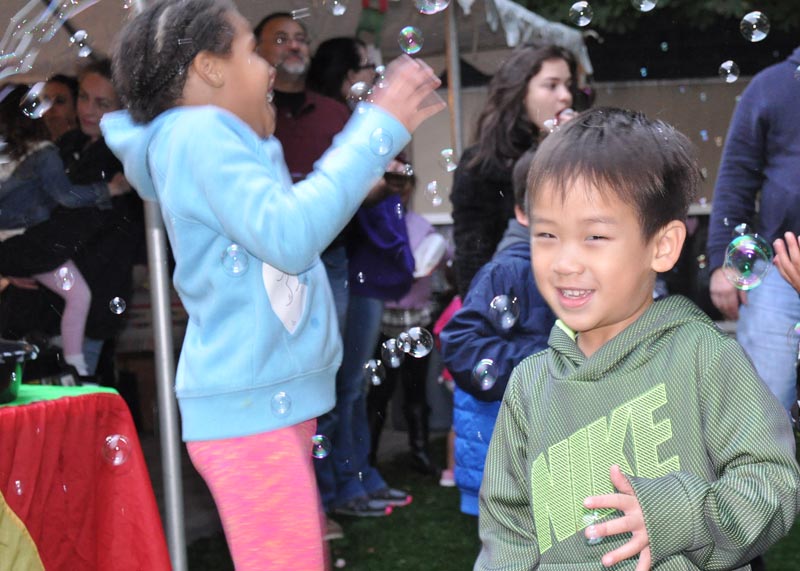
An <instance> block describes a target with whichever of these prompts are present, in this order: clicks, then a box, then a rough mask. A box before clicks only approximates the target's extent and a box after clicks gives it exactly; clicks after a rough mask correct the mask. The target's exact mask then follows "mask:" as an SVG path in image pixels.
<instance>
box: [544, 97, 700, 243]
mask: <svg viewBox="0 0 800 571" xmlns="http://www.w3.org/2000/svg"><path fill="white" fill-rule="evenodd" d="M578 179H583V180H584V181H586V183H587V184H588V185H590V186H592V187H593V188H594V189H596V190H597V191H598V192H600V193H605V194H606V195H608V194H613V195H615V196H616V197H617V198H618V199H619V200H621V201H622V202H623V203H625V204H630V205H631V206H633V208H634V210H636V212H637V214H638V217H639V221H640V223H641V227H642V234H643V235H644V238H645V240H649V239H650V238H652V237H653V236H655V234H656V232H658V230H660V229H661V228H663V227H664V226H665V225H666V224H667V223H668V222H670V221H671V220H684V219H685V218H686V216H687V215H688V212H689V204H690V203H691V201H692V198H694V195H695V191H696V188H697V181H698V180H699V171H698V168H697V163H696V160H695V154H694V147H693V145H692V143H691V141H689V139H688V138H687V137H686V136H685V135H683V134H682V133H680V132H679V131H677V130H676V129H675V128H673V127H672V126H671V125H668V124H667V123H664V122H663V121H652V120H650V119H648V118H647V117H645V115H644V114H643V113H639V112H636V111H628V110H625V109H616V108H611V107H601V108H597V109H593V110H591V111H586V112H584V113H581V114H580V115H578V117H576V118H575V119H573V120H572V121H570V122H569V123H567V124H566V126H564V127H562V128H561V129H560V130H559V131H557V132H555V133H553V134H551V135H549V136H548V137H547V138H546V139H545V140H544V142H542V144H541V145H540V146H539V149H538V151H537V152H536V156H535V157H534V158H533V164H532V165H531V170H530V176H529V178H528V201H529V203H532V202H533V199H534V197H535V196H536V193H537V192H538V191H539V190H540V189H541V188H542V186H543V185H548V186H549V187H550V188H552V189H553V190H554V192H556V193H557V194H559V195H560V196H561V197H562V199H563V198H565V197H566V195H567V194H568V193H569V192H570V186H571V185H572V184H573V183H574V182H575V181H576V180H578Z"/></svg>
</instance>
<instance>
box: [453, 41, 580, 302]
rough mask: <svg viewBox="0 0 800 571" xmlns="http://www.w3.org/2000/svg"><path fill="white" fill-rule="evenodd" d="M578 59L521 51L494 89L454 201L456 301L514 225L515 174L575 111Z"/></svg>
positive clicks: (551, 50)
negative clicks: (511, 221) (510, 223)
mask: <svg viewBox="0 0 800 571" xmlns="http://www.w3.org/2000/svg"><path fill="white" fill-rule="evenodd" d="M575 69H576V64H575V58H574V56H573V55H572V54H571V53H570V52H569V51H567V50H565V49H563V48H560V47H557V46H552V45H551V46H544V47H540V48H535V47H530V46H526V47H523V48H519V49H517V50H516V51H514V53H513V54H512V55H511V57H509V58H508V60H507V61H506V62H505V63H504V64H503V66H502V67H501V68H500V69H499V70H498V71H497V73H496V74H495V75H494V77H493V78H492V81H491V83H490V84H489V97H488V100H487V102H486V106H485V107H484V108H483V111H481V114H480V117H479V118H478V127H477V130H476V133H475V141H476V143H475V144H474V145H473V146H471V147H469V148H468V149H466V150H465V151H464V154H463V156H462V157H461V160H460V162H459V167H458V169H456V172H455V178H454V180H453V190H452V192H451V194H450V201H451V202H452V204H453V240H454V241H455V257H454V258H453V266H454V268H455V274H456V287H457V291H458V294H459V295H460V296H461V297H462V299H463V298H464V296H465V295H466V293H467V289H468V288H469V284H470V282H471V281H472V278H473V276H474V275H475V273H476V272H477V271H478V269H480V268H481V266H483V265H484V264H485V263H486V262H488V261H489V259H490V258H491V257H492V254H493V253H494V251H495V248H496V247H497V243H498V242H499V241H500V239H501V238H502V236H503V232H504V231H505V229H506V225H507V224H508V221H509V219H511V218H513V217H514V192H513V189H512V185H511V170H512V168H513V166H514V163H515V162H516V161H517V159H518V158H519V157H520V155H522V153H524V152H525V151H526V150H528V149H530V148H531V147H535V146H536V145H537V144H538V142H539V140H541V139H542V138H543V137H544V136H545V135H546V134H547V133H548V132H549V130H550V128H552V126H553V125H554V124H555V122H556V120H560V121H565V120H567V119H568V117H569V116H570V112H571V111H572V110H571V109H570V107H571V106H572V101H573V80H574V78H575Z"/></svg>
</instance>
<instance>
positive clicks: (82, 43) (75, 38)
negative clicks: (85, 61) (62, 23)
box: [69, 30, 92, 58]
mask: <svg viewBox="0 0 800 571" xmlns="http://www.w3.org/2000/svg"><path fill="white" fill-rule="evenodd" d="M88 42H89V34H88V33H87V32H86V30H78V31H77V32H75V33H74V34H72V36H70V38H69V44H70V45H71V46H73V47H74V48H76V49H77V50H78V57H81V58H85V57H89V56H90V55H92V47H91V46H90V45H89V43H88Z"/></svg>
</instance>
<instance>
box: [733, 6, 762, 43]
mask: <svg viewBox="0 0 800 571" xmlns="http://www.w3.org/2000/svg"><path fill="white" fill-rule="evenodd" d="M739 31H741V32H742V36H744V39H745V40H747V41H748V42H760V41H761V40H763V39H764V38H766V37H767V34H769V18H767V16H766V15H765V14H764V13H763V12H758V11H755V12H750V13H748V14H745V16H744V18H742V21H741V22H740V23H739Z"/></svg>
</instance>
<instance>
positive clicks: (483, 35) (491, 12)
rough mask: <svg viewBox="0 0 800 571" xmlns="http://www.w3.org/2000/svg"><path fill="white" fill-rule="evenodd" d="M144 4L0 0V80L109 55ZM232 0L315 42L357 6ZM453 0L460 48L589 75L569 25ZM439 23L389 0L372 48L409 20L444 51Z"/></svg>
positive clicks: (352, 17)
mask: <svg viewBox="0 0 800 571" xmlns="http://www.w3.org/2000/svg"><path fill="white" fill-rule="evenodd" d="M340 1H341V0H340ZM144 2H146V0H3V1H2V2H0V34H2V35H0V81H2V80H7V81H8V80H10V81H17V80H20V79H23V78H24V79H33V78H39V79H41V78H44V77H47V76H49V75H51V74H53V73H56V72H62V73H74V71H75V69H76V67H77V66H78V65H79V64H80V63H81V62H83V61H85V59H83V58H81V57H80V56H79V52H80V50H81V48H87V47H88V48H89V49H91V50H93V51H94V53H100V54H108V53H110V51H111V49H112V46H113V41H114V37H115V36H116V34H117V32H118V30H119V29H120V27H121V26H122V24H123V23H124V21H125V20H126V19H127V18H129V17H131V16H132V14H133V13H134V12H135V9H136V7H137V4H138V3H144ZM235 2H236V4H237V6H238V8H239V10H240V11H241V12H242V14H243V15H244V16H245V17H246V18H247V19H248V20H249V21H250V22H252V23H253V24H256V23H257V22H258V21H259V20H260V19H261V18H263V17H264V16H265V15H267V14H268V13H272V12H279V11H286V12H293V11H297V12H296V13H298V14H305V16H304V17H303V18H302V21H303V23H304V24H305V25H306V26H307V27H308V28H309V31H310V33H311V36H312V37H313V39H314V40H315V43H318V42H319V41H322V40H324V39H326V38H330V37H334V36H347V35H353V34H354V33H355V31H356V28H357V26H358V23H359V20H360V18H361V15H362V11H363V9H362V7H361V3H360V2H358V1H357V0H349V1H348V2H347V6H348V8H347V10H346V11H345V13H344V14H343V15H341V16H334V15H333V14H331V13H330V11H328V10H327V8H326V6H325V5H323V1H322V0H307V1H305V2H303V1H298V0H272V1H270V2H268V3H267V2H263V1H261V0H235ZM373 4H375V5H377V2H374V3H373ZM458 4H459V5H460V10H458V12H457V24H458V46H459V47H460V49H461V50H462V51H465V52H469V51H477V50H491V49H498V48H506V47H509V46H511V47H513V46H516V45H518V44H521V43H526V42H536V43H544V42H548V43H556V44H558V45H561V46H563V47H565V48H567V49H569V50H571V51H572V52H573V53H575V55H576V56H577V57H578V60H579V62H580V63H581V66H582V67H583V70H584V71H585V72H586V73H588V74H591V73H592V65H591V62H590V60H589V56H588V52H587V50H586V46H585V44H584V42H583V37H582V34H581V32H580V31H579V30H577V29H576V28H571V27H569V26H565V25H563V24H558V23H553V22H549V21H547V20H545V19H544V18H542V17H541V16H538V15H536V14H534V13H532V12H530V11H528V10H526V9H525V8H523V7H521V6H519V5H518V4H515V3H514V2H513V1H512V0H486V1H482V0H478V1H477V2H476V1H475V0H458ZM444 21H445V14H443V13H439V14H434V15H423V14H420V13H419V12H418V11H417V10H416V8H415V4H414V0H401V1H392V2H389V4H388V11H387V12H386V14H385V17H384V22H383V29H382V34H381V36H380V42H379V46H378V47H379V48H380V49H381V52H382V53H383V56H384V58H385V59H387V60H388V59H391V58H393V57H395V56H397V55H399V54H400V53H401V51H400V47H399V46H398V43H397V36H398V33H399V31H400V29H401V28H403V27H404V26H415V27H417V28H419V29H420V31H421V32H422V35H423V38H424V45H423V49H422V51H420V53H419V54H418V55H419V56H420V57H426V56H431V55H439V54H443V53H444V52H445V43H446V39H447V38H446V34H445V24H444ZM81 30H82V31H84V32H86V39H85V40H84V41H83V42H71V41H70V38H71V36H72V34H73V33H74V32H78V31H81ZM312 48H313V46H312ZM84 53H86V50H85V51H84ZM18 78H19V79H18Z"/></svg>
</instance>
